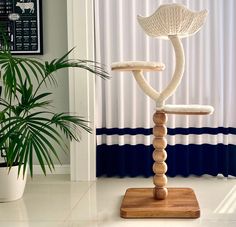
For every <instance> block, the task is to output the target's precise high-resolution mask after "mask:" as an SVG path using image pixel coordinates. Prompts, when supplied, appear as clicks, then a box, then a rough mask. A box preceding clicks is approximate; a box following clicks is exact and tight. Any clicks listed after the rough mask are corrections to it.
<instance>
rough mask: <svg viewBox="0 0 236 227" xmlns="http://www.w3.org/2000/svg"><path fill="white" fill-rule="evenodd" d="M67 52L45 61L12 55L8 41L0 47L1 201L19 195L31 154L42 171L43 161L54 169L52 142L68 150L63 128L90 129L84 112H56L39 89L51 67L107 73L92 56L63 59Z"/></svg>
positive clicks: (50, 79) (74, 135)
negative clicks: (78, 114) (83, 58)
mask: <svg viewBox="0 0 236 227" xmlns="http://www.w3.org/2000/svg"><path fill="white" fill-rule="evenodd" d="M70 52H71V51H69V52H68V53H66V54H65V55H64V56H62V57H61V58H58V59H53V60H52V61H50V62H48V61H45V62H44V61H41V60H39V59H36V58H26V57H16V56H13V55H12V53H11V51H10V49H9V47H8V46H7V45H5V46H4V48H3V50H1V51H0V70H1V75H0V79H1V81H2V86H1V88H0V95H1V97H0V152H1V157H2V159H3V160H4V161H3V162H1V163H0V182H1V183H0V184H1V187H0V201H10V200H16V199H18V198H20V197H21V196H22V195H23V191H24V186H25V181H26V175H27V174H26V173H27V168H29V172H30V175H31V177H32V176H33V157H34V156H35V157H36V159H37V160H38V162H39V164H40V166H41V169H42V171H43V173H44V174H45V175H46V166H48V168H49V169H50V171H53V169H54V162H53V156H54V157H56V159H58V160H59V157H58V153H57V150H56V149H55V147H54V145H55V144H57V145H59V146H60V147H61V148H62V149H63V150H68V148H67V147H66V143H65V142H64V140H63V137H62V135H63V134H64V135H65V136H66V138H67V139H69V140H77V141H79V140H80V136H79V132H80V130H81V129H82V130H85V131H87V132H88V133H90V132H91V129H90V127H89V126H88V122H87V120H85V119H84V118H83V117H80V116H75V115H71V114H69V113H55V111H53V108H52V105H51V104H52V100H51V99H50V96H51V94H52V93H51V92H48V91H43V90H42V89H41V88H42V86H43V85H46V86H51V85H55V84H56V74H55V72H56V71H58V70H60V69H65V68H70V67H76V68H82V69H84V70H88V71H89V72H91V73H92V74H96V75H98V76H101V77H102V78H108V77H109V76H108V74H107V72H106V71H105V70H103V68H102V67H101V66H99V65H98V64H97V63H96V62H93V61H89V60H70V59H68V55H69V53H70ZM33 80H35V81H36V82H34V83H33ZM59 161H60V160H59ZM17 190H18V191H17ZM1 193H2V194H1Z"/></svg>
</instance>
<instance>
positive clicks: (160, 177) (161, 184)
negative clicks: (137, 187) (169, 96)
mask: <svg viewBox="0 0 236 227" xmlns="http://www.w3.org/2000/svg"><path fill="white" fill-rule="evenodd" d="M153 121H154V124H155V126H154V128H153V136H154V138H153V146H154V148H155V150H154V152H153V159H154V161H155V162H154V164H153V172H154V173H155V175H154V177H153V183H154V185H155V187H154V189H153V196H154V198H155V199H160V200H162V199H165V198H166V197H167V195H168V190H167V188H166V187H165V186H166V184H167V177H166V175H165V173H166V171H167V165H166V163H165V160H166V158H167V154H166V150H165V148H166V146H167V141H166V138H165V136H166V134H167V128H166V125H165V124H166V122H167V114H165V113H163V112H159V111H157V112H156V113H155V114H154V115H153Z"/></svg>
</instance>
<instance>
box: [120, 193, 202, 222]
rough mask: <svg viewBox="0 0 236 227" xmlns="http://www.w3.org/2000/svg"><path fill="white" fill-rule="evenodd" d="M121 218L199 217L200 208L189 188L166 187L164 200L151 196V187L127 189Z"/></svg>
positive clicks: (121, 209)
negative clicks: (166, 194)
mask: <svg viewBox="0 0 236 227" xmlns="http://www.w3.org/2000/svg"><path fill="white" fill-rule="evenodd" d="M120 216H121V217H122V218H199V217H200V208H199V205H198V201H197V198H196V196H195V193H194V191H193V190H192V189H191V188H168V196H167V198H166V199H165V200H155V199H154V198H153V188H129V189H127V191H126V193H125V196H124V199H123V201H122V205H121V208H120Z"/></svg>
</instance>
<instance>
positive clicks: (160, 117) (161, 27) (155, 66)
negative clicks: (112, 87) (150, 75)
mask: <svg viewBox="0 0 236 227" xmlns="http://www.w3.org/2000/svg"><path fill="white" fill-rule="evenodd" d="M206 16H207V11H206V10H203V11H200V12H193V11H191V10H189V9H187V8H186V7H185V6H184V5H181V4H167V5H162V6H160V7H159V8H158V9H157V10H156V12H154V13H153V14H152V15H151V16H149V17H141V16H138V22H139V24H140V25H141V27H142V28H143V30H144V31H145V32H146V34H147V35H149V36H152V37H155V38H162V39H163V38H164V39H169V40H170V41H171V43H172V45H173V47H174V51H175V56H176V65H175V71H174V75H173V77H172V79H171V81H170V83H169V84H168V85H167V87H166V88H165V89H164V90H163V91H161V92H158V91H156V90H155V89H154V88H152V87H151V86H150V85H149V84H148V83H147V81H146V80H145V78H144V76H143V72H144V71H163V70H164V68H165V65H164V64H163V63H157V62H142V61H141V62H140V61H135V62H134V61H132V62H131V61H128V62H115V63H113V64H112V70H116V71H131V72H132V73H133V75H134V78H135V79H136V81H137V83H138V85H139V86H140V88H141V89H142V90H143V92H144V93H145V94H146V95H148V96H149V97H150V98H151V99H153V100H154V101H155V102H156V112H155V113H154V115H153V121H154V124H155V126H154V128H153V136H154V139H153V146H154V148H155V150H154V152H153V159H154V161H155V162H154V164H153V171H154V173H155V175H154V178H153V183H154V185H155V187H154V188H130V189H127V191H126V193H125V196H124V199H123V201H122V205H121V210H120V212H121V213H120V214H121V217H124V218H148V217H152V218H154V217H159V218H198V217H199V216H200V208H199V205H198V201H197V199H196V196H195V193H194V191H193V190H192V189H191V188H166V184H167V177H166V175H165V173H166V171H167V165H166V163H165V160H166V158H167V154H166V151H165V148H166V146H167V141H166V139H165V136H166V134H167V128H166V122H167V114H183V115H194V114H196V115H206V114H211V113H212V112H213V111H214V109H213V107H212V106H207V105H166V104H165V101H166V100H167V99H168V98H169V97H170V96H171V95H172V94H173V93H174V92H175V90H176V89H177V87H178V86H179V84H180V82H181V79H182V76H183V73H184V68H185V57H184V49H183V46H182V43H181V38H184V37H187V36H190V35H193V34H195V33H196V32H198V31H199V30H200V28H201V27H202V25H203V24H204V21H205V18H206Z"/></svg>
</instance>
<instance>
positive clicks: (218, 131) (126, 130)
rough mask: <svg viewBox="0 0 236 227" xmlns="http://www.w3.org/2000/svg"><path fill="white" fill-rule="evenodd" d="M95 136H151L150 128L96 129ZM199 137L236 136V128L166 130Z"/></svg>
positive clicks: (169, 132)
mask: <svg viewBox="0 0 236 227" xmlns="http://www.w3.org/2000/svg"><path fill="white" fill-rule="evenodd" d="M96 133H97V135H138V134H141V135H146V136H147V135H151V134H152V128H148V129H145V128H98V129H97V130H96ZM177 134H181V135H189V134H194V135H201V134H210V135H217V134H225V135H228V134H233V135H236V128H231V127H229V128H224V127H218V128H209V127H203V128H193V127H190V128H168V135H177Z"/></svg>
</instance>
